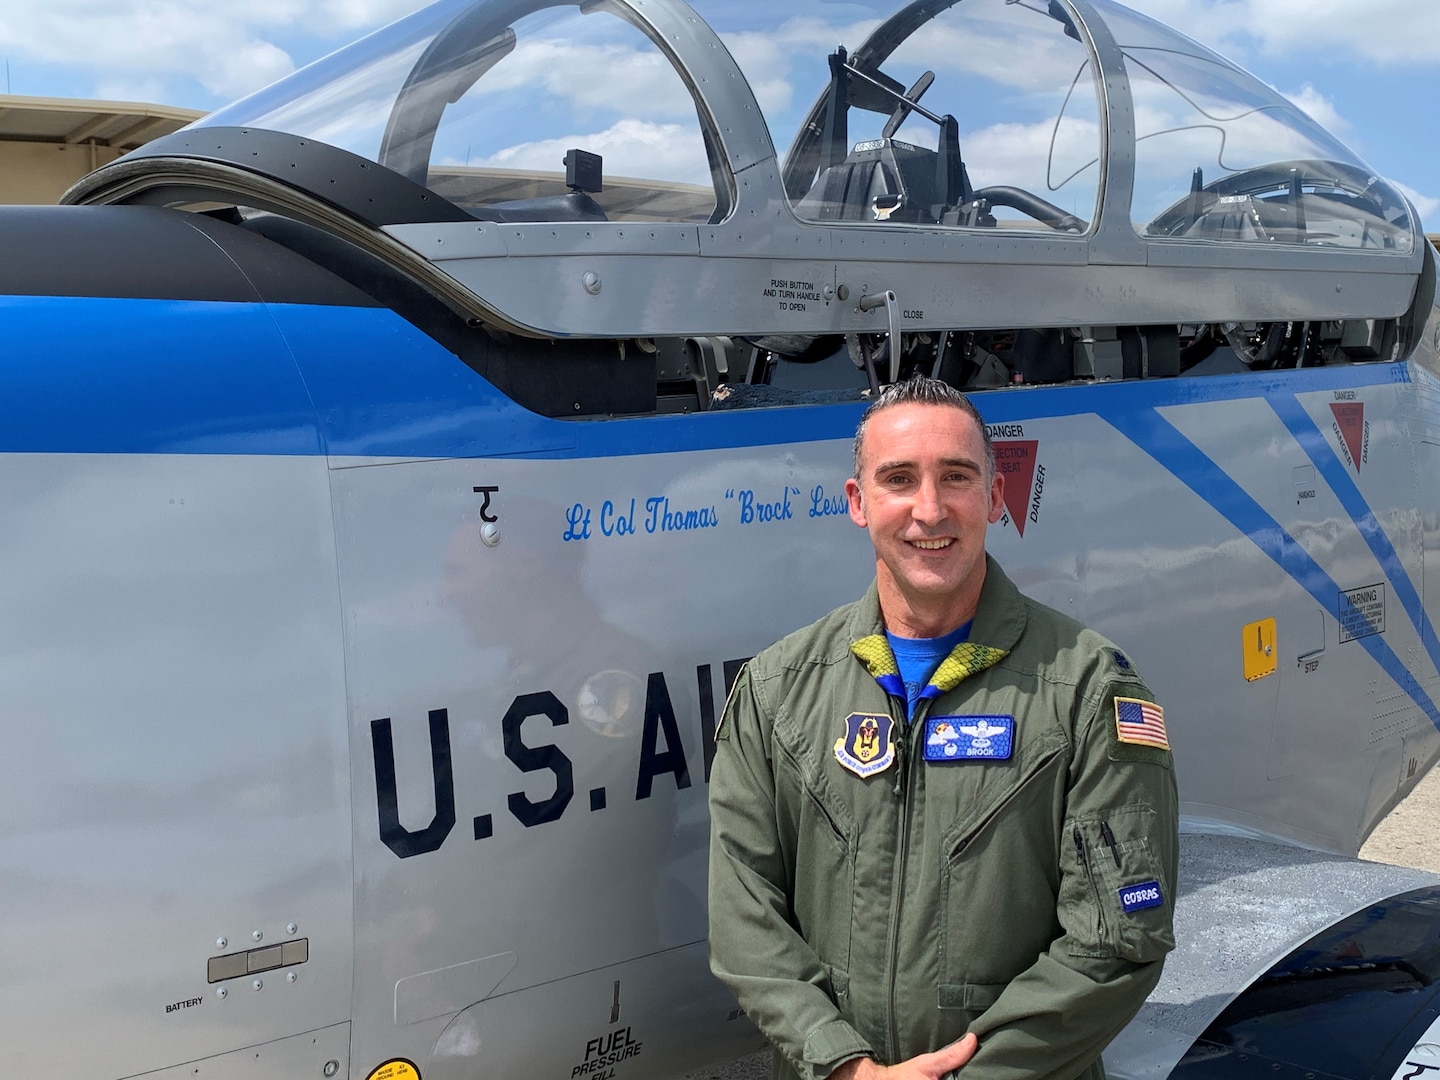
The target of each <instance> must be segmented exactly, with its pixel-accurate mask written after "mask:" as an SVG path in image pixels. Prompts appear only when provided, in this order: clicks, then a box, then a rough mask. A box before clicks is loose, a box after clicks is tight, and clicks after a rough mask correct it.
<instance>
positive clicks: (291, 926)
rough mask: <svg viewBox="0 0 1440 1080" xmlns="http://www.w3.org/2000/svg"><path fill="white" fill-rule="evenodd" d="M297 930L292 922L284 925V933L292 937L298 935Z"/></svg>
mask: <svg viewBox="0 0 1440 1080" xmlns="http://www.w3.org/2000/svg"><path fill="white" fill-rule="evenodd" d="M299 930H300V928H299V927H298V926H296V925H295V924H294V923H293V922H292V923H286V924H285V932H286V933H287V934H291V935H294V934H296V933H298V932H299Z"/></svg>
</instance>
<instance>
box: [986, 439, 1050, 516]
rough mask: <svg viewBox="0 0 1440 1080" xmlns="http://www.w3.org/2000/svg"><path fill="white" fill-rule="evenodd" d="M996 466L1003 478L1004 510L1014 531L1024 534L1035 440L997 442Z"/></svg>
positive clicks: (1036, 445)
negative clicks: (1013, 525)
mask: <svg viewBox="0 0 1440 1080" xmlns="http://www.w3.org/2000/svg"><path fill="white" fill-rule="evenodd" d="M992 445H993V446H994V447H995V467H996V468H997V469H999V470H1000V475H1001V476H1003V477H1005V490H1004V492H1003V495H1002V497H1003V498H1004V500H1005V511H1006V513H1008V514H1009V515H1010V520H1011V521H1012V522H1014V523H1015V531H1016V532H1018V533H1019V534H1020V535H1021V536H1024V535H1025V514H1026V512H1027V511H1028V510H1029V508H1030V489H1031V488H1032V487H1033V486H1034V485H1035V460H1036V448H1037V447H1039V445H1040V441H1039V440H1038V439H997V440H995V442H994V443H993V444H992Z"/></svg>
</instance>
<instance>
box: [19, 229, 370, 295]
mask: <svg viewBox="0 0 1440 1080" xmlns="http://www.w3.org/2000/svg"><path fill="white" fill-rule="evenodd" d="M0 295H10V296H89V297H102V296H103V297H116V298H123V299H156V300H218V301H231V302H236V303H254V302H256V301H258V300H264V301H267V302H270V303H290V304H323V305H332V306H345V307H361V306H374V304H375V302H374V301H373V300H371V299H370V298H369V297H367V296H366V295H365V294H364V293H362V292H360V291H359V290H358V289H356V288H354V287H353V286H351V285H349V284H347V283H346V282H344V281H342V280H341V279H340V278H338V277H336V276H335V275H334V274H331V273H329V272H328V271H326V270H325V269H323V268H322V267H319V266H316V265H315V264H314V263H313V262H310V261H309V260H307V259H305V258H302V257H301V256H299V255H297V254H295V253H294V252H291V251H288V250H286V249H285V248H283V247H281V246H279V245H278V244H273V243H271V242H269V241H268V240H265V239H264V238H262V237H259V236H256V235H254V234H253V233H250V232H247V231H246V230H244V229H240V228H237V227H236V226H234V225H231V224H228V223H227V222H224V221H219V220H216V219H214V218H209V217H206V216H204V215H199V214H187V213H182V212H180V211H178V210H165V209H160V208H157V207H148V206H8V207H0Z"/></svg>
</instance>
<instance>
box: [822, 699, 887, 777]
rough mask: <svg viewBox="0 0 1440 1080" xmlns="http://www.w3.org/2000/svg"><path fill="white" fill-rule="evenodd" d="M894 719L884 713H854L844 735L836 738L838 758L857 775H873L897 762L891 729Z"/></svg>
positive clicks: (846, 723)
mask: <svg viewBox="0 0 1440 1080" xmlns="http://www.w3.org/2000/svg"><path fill="white" fill-rule="evenodd" d="M894 726H895V721H894V720H893V719H892V718H891V717H889V716H886V715H884V714H883V713H851V714H850V715H849V716H847V717H846V718H845V734H843V735H841V736H840V738H838V739H836V740H835V760H836V761H838V762H840V764H841V765H843V766H844V767H845V768H847V769H849V770H850V771H851V772H852V773H854V774H855V775H856V776H874V775H875V774H876V773H879V772H884V771H885V770H886V769H888V768H889V767H890V766H891V765H892V764H893V763H894V761H895V742H894V740H893V739H891V738H890V731H891V729H892V728H893V727H894Z"/></svg>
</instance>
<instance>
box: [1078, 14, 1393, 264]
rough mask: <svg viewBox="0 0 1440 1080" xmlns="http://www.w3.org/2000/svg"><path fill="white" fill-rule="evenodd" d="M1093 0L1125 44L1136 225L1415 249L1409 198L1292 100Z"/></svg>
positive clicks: (1152, 232)
mask: <svg viewBox="0 0 1440 1080" xmlns="http://www.w3.org/2000/svg"><path fill="white" fill-rule="evenodd" d="M1091 2H1092V3H1093V4H1094V5H1095V7H1096V8H1097V9H1098V10H1099V11H1100V12H1101V14H1103V15H1104V17H1105V22H1106V25H1107V26H1108V27H1109V28H1110V32H1111V33H1112V34H1114V35H1115V40H1116V43H1117V44H1118V45H1119V46H1120V49H1121V51H1122V52H1123V53H1124V56H1125V71H1126V74H1127V75H1128V77H1129V81H1130V93H1131V96H1132V98H1133V100H1134V105H1135V135H1136V138H1135V193H1134V196H1133V198H1132V200H1131V220H1132V221H1133V222H1134V223H1135V227H1136V229H1137V230H1138V231H1139V232H1141V233H1142V234H1143V235H1146V236H1168V237H1181V238H1185V239H1211V240H1242V241H1254V242H1260V243H1290V244H1312V245H1325V246H1331V247H1344V248H1380V249H1388V250H1393V251H1402V252H1408V251H1409V250H1410V248H1411V242H1412V239H1411V238H1412V233H1413V223H1412V221H1411V215H1410V210H1409V207H1408V206H1407V204H1406V202H1405V200H1404V198H1403V197H1401V196H1400V194H1399V193H1398V192H1397V191H1396V190H1395V189H1394V188H1393V187H1392V186H1391V185H1390V184H1388V183H1386V182H1385V181H1383V180H1381V179H1380V178H1379V177H1377V176H1376V175H1375V174H1374V173H1373V172H1372V171H1371V170H1370V168H1369V167H1368V166H1367V165H1366V164H1365V163H1364V162H1363V161H1361V160H1360V159H1359V158H1358V157H1356V156H1355V154H1354V153H1353V152H1352V151H1351V150H1350V149H1349V148H1347V147H1346V146H1345V145H1344V144H1343V143H1341V142H1340V140H1339V139H1337V138H1335V137H1334V136H1333V135H1331V134H1330V133H1329V132H1328V131H1326V130H1325V129H1324V128H1322V127H1321V126H1320V125H1319V124H1317V123H1316V122H1315V121H1314V120H1313V119H1311V118H1310V117H1309V116H1308V115H1306V114H1305V112H1304V111H1303V110H1301V109H1300V108H1299V107H1298V106H1296V105H1295V104H1294V103H1293V102H1291V101H1289V100H1288V99H1286V98H1285V97H1284V96H1282V95H1281V94H1280V93H1278V92H1277V91H1275V90H1274V89H1272V88H1271V87H1269V86H1266V85H1265V84H1264V83H1263V82H1261V81H1260V80H1259V79H1257V78H1255V77H1254V76H1253V75H1250V74H1249V73H1247V72H1245V71H1242V70H1241V69H1240V68H1238V67H1236V66H1235V65H1234V64H1232V63H1230V61H1228V60H1225V59H1224V58H1222V57H1220V56H1217V55H1216V54H1215V53H1213V52H1211V51H1210V50H1209V49H1207V48H1205V47H1204V46H1203V45H1200V44H1198V43H1197V42H1194V41H1191V40H1190V39H1189V38H1187V37H1185V36H1184V35H1183V34H1179V33H1177V32H1175V31H1174V30H1172V29H1170V28H1169V27H1167V26H1164V25H1163V24H1161V23H1158V22H1155V21H1154V20H1152V19H1148V18H1146V17H1145V16H1143V15H1139V14H1137V13H1136V12H1134V11H1131V10H1130V9H1129V8H1125V7H1122V6H1121V5H1119V4H1116V3H1113V2H1111V0H1091Z"/></svg>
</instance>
